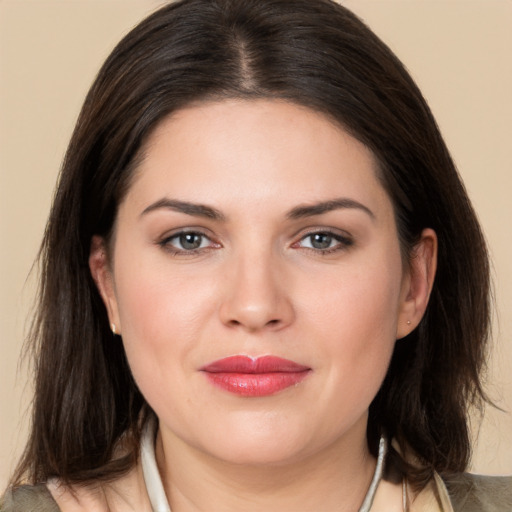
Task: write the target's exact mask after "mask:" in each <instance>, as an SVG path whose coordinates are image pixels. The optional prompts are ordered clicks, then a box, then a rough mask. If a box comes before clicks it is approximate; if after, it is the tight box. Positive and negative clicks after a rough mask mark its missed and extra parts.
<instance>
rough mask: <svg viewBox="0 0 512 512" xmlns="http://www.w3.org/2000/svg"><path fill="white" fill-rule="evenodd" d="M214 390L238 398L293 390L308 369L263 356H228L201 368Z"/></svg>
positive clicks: (291, 362)
mask: <svg viewBox="0 0 512 512" xmlns="http://www.w3.org/2000/svg"><path fill="white" fill-rule="evenodd" d="M201 371H202V372H204V373H205V375H206V377H207V378H208V380H209V381H210V382H211V383H212V384H213V385H215V386H217V387H219V388H221V389H224V390H225V391H229V392H230V393H234V394H237V395H241V396H253V397H258V396H268V395H273V394H275V393H278V392H279V391H282V390H283V389H286V388H288V387H290V386H294V385H295V384H298V383H299V382H301V381H302V380H303V379H304V378H306V377H307V376H308V375H309V373H310V371H311V368H309V367H307V366H303V365H300V364H297V363H295V362H293V361H290V360H288V359H282V358H280V357H275V356H262V357H258V358H256V359H254V358H252V357H249V356H230V357H225V358H224V359H219V360H217V361H214V362H213V363H210V364H208V365H206V366H204V367H202V368H201Z"/></svg>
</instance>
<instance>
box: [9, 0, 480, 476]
mask: <svg viewBox="0 0 512 512" xmlns="http://www.w3.org/2000/svg"><path fill="white" fill-rule="evenodd" d="M223 98H246V99H247V98H279V99H282V100H285V101H290V102H294V103H297V104H300V105H304V106H307V107H310V108H312V109H314V110H316V111H319V112H322V113H324V114H326V115H328V116H330V117H331V118H333V119H335V120H336V121H337V122H338V123H340V124H341V125H342V126H343V127H344V128H345V129H347V130H348V131H349V132H350V133H351V134H352V135H353V136H354V137H356V138H357V139H358V140H360V141H362V142H363V143H364V144H365V145H367V146H368V147H369V148H370V149H371V150H372V151H373V153H374V154H375V155H376V157H377V159H378V161H379V163H380V176H379V178H380V179H381V180H382V183H383V185H384V187H385V188H386V190H387V191H388V193H389V195H390V197H391V199H392V202H393V205H394V208H395V212H396V219H397V226H398V231H399V237H400V242H401V245H402V249H403V253H404V257H405V258H410V257H411V248H412V247H413V246H414V243H415V242H416V241H417V240H418V237H419V235H420V233H421V231H422V230H423V229H424V228H425V227H430V228H433V229H434V230H435V231H436V233H437V236H438V239H439V263H438V271H437V276H436V279H435V283H434V288H433V291H432V295H431V299H430V303H429V306H428V309H427V312H426V314H425V316H424V318H423V320H422V321H421V324H420V325H419V327H418V328H417V329H416V330H414V331H413V332H412V333H411V334H410V335H409V336H407V337H406V338H405V339H402V340H400V341H398V342H397V343H396V348H395V351H394V355H393V358H392V361H391V365H390V368H389V371H388V373H387V376H386V378H385V381H384V383H383V385H382V388H381V389H380V391H379V393H378V395H377V396H376V398H375V399H374V401H373V403H372V404H371V407H370V416H369V426H368V441H369V446H370V449H371V450H372V451H373V452H375V449H376V444H377V439H378V437H379V436H380V435H381V434H385V435H387V436H388V437H390V438H394V439H396V440H397V442H398V443H399V445H400V447H401V450H402V452H404V453H406V454H407V453H409V454H413V455H414V456H415V457H416V458H417V464H418V465H417V466H416V467H412V466H408V465H407V464H405V462H402V467H403V469H404V471H405V472H407V473H408V475H409V478H410V479H411V480H412V481H413V482H415V483H416V484H418V485H422V484H424V483H425V482H426V481H427V480H428V479H429V478H430V477H431V476H432V473H433V471H435V470H436V471H438V472H440V473H441V474H448V473H452V472H459V471H462V470H464V469H465V468H466V466H467V463H468V459H469V455H470V441H469V436H468V426H467V413H468V407H469V405H471V404H473V405H474V404H476V405H478V404H480V403H481V400H482V398H484V394H483V391H482V386H481V377H480V375H481V371H482V367H483V364H484V356H485V347H486V342H487V339H488V329H489V268H488V257H487V252H486V247H485V243H484V239H483V236H482V233H481V231H480V227H479V225H478V222H477V219H476V216H475V213H474V211H473V209H472V207H471V204H470V202H469V199H468V197H467V195H466V192H465V190H464V187H463V185H462V183H461V180H460V178H459V176H458V174H457V172H456V170H455V167H454V164H453V162H452V160H451V158H450V155H449V153H448V151H447V149H446V146H445V144H444V142H443V140H442V138H441V135H440V133H439V130H438V128H437V126H436V123H435V121H434V119H433V117H432V114H431V112H430V110H429V108H428V106H427V104H426V102H425V100H424V99H423V97H422V95H421V93H420V91H419V90H418V88H417V87H416V85H415V84H414V82H413V81H412V79H411V77H410V76H409V75H408V73H407V72H406V71H405V69H404V67H403V66H402V64H401V63H400V61H399V60H398V59H397V58H396V57H395V56H394V55H393V53H392V52H391V51H390V50H389V49H388V48H387V46H386V45H384V44H383V43H382V42H381V41H380V40H379V39H378V38H377V37H376V36H375V35H374V34H373V33H372V32H371V31H370V30H369V29H368V28H367V27H366V26H365V25H364V24H363V23H362V22H361V21H360V20H359V19H358V18H357V17H356V16H354V15H353V14H352V13H351V12H349V11H348V10H347V9H345V8H343V7H341V6H340V5H337V4H336V3H334V2H332V1H330V0H243V1H241V0H183V1H180V2H176V3H172V4H169V5H167V6H165V7H164V8H162V9H160V10H159V11H157V12H156V13H154V14H153V15H151V16H150V17H148V18H147V19H146V20H144V21H143V22H142V23H140V24H139V25H138V26H137V27H136V28H135V29H134V30H132V31H131V32H130V33H129V34H128V35H127V36H126V37H125V38H124V39H123V40H122V41H121V42H120V43H119V45H118V46H117V47H116V48H115V49H114V51H113V52H112V54H111V55H110V57H109V58H108V59H107V61H106V62H105V64H104V65H103V67H102V69H101V70H100V72H99V74H98V77H97V79H96V81H95V82H94V84H93V86H92V88H91V90H90V92H89V94H88V96H87V98H86V100H85V104H84V106H83V109H82V112H81V114H80V117H79V119H78V122H77V125H76V128H75V131H74V133H73V136H72V139H71V142H70V145H69V149H68V151H67V154H66V157H65V161H64V164H63V168H62V172H61V175H60V179H59V184H58V187H57V192H56V196H55V200H54V204H53V207H52V211H51V215H50V219H49V222H48V226H47V230H46V234H45V237H44V241H43V245H42V248H41V253H40V263H41V285H40V295H39V299H38V300H39V303H38V308H39V309H38V314H37V317H36V319H35V322H34V326H33V330H32V333H31V337H30V340H29V341H30V343H31V344H32V345H31V346H32V347H33V350H34V354H35V370H36V388H35V389H36V390H35V399H34V406H33V420H32V433H31V436H30V439H29V441H28V444H27V448H26V451H25V454H24V457H23V459H22V461H21V462H20V465H19V467H18V470H17V473H16V474H15V476H14V479H13V482H14V483H19V482H20V481H21V480H22V478H24V477H25V478H28V479H29V480H30V481H32V482H38V481H45V480H47V479H48V478H50V477H55V476H57V477H60V478H61V479H63V480H64V481H66V482H86V481H89V482H90V481H92V480H98V479H110V478H114V477H116V476H118V475H119V474H121V473H122V472H124V471H126V470H127V469H129V468H130V467H131V466H132V465H133V464H134V462H135V461H136V458H137V454H138V442H139V438H140V428H141V424H142V423H143V422H144V421H145V419H146V418H147V416H148V415H150V414H152V412H151V411H150V409H149V406H148V405H147V404H146V402H145V400H144V397H143V396H142V395H141V393H140V391H139V390H138V388H137V386H136V384H135V382H134V380H133V378H132V376H131V372H130V369H129V367H128V364H127V361H126V357H125V354H124V350H123V345H122V341H121V339H120V338H119V337H116V338H114V339H113V337H112V333H111V332H110V329H109V325H108V319H107V315H106V312H105V308H104V305H103V303H102V301H101V298H100V296H99V294H98V291H97V289H96V286H95V284H94V282H93V280H92V278H91V275H90V272H89V267H88V257H89V251H90V244H91V238H92V236H93V235H95V234H98V235H102V236H104V237H106V238H107V239H108V237H109V235H110V234H111V231H112V228H113V224H114V220H115V218H116V212H117V208H118V206H119V203H120V201H121V200H122V199H123V196H124V194H125V193H126V190H127V188H128V187H129V184H130V177H131V175H132V173H133V170H134V168H135V167H136V160H137V158H136V157H137V155H138V152H139V151H140V149H141V146H142V144H143V143H144V141H145V140H146V139H147V137H148V135H149V134H150V133H151V131H152V130H153V129H154V128H155V126H156V125H157V124H158V122H159V121H160V120H162V119H163V118H164V117H165V116H167V115H169V114H170V113H171V112H173V111H176V110H177V109H179V108H182V107H184V106H186V105H188V104H190V103H191V102H197V101H206V100H221V99H223ZM120 441H122V442H124V443H125V446H126V447H127V452H126V453H127V454H128V455H126V456H125V457H124V458H121V459H113V454H114V447H115V446H116V445H117V444H118V443H119V442H120ZM393 456H394V457H395V458H397V459H399V456H398V455H397V454H396V453H395V452H394V454H393Z"/></svg>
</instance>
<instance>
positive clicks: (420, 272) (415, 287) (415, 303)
mask: <svg viewBox="0 0 512 512" xmlns="http://www.w3.org/2000/svg"><path fill="white" fill-rule="evenodd" d="M436 268H437V235H436V233H435V231H434V230H433V229H430V228H426V229H424V230H423V231H422V233H421V237H420V240H419V242H418V243H417V244H416V246H415V247H414V249H413V251H412V254H411V259H410V262H409V270H408V275H407V276H406V279H404V285H403V286H404V288H403V290H402V300H401V304H400V311H399V315H398V324H397V336H396V337H397V339H400V338H403V337H404V336H407V335H408V334H409V333H410V332H411V331H413V330H414V329H415V328H416V327H417V326H418V324H419V323H420V321H421V319H422V318H423V315H424V314H425V311H426V309H427V306H428V301H429V298H430V293H431V291H432V287H433V285H434V278H435V274H436Z"/></svg>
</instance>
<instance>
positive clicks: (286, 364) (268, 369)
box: [201, 355, 311, 374]
mask: <svg viewBox="0 0 512 512" xmlns="http://www.w3.org/2000/svg"><path fill="white" fill-rule="evenodd" d="M310 369H311V368H309V367H308V366H304V365H301V364H298V363H296V362H294V361H290V360H289V359H283V358H281V357H276V356H261V357H256V358H254V357H249V356H245V355H236V356H229V357H224V358H222V359H218V360H216V361H213V362H212V363H209V364H207V365H206V366H203V367H202V368H201V370H202V371H204V372H209V373H250V374H258V373H296V372H305V371H308V370H310Z"/></svg>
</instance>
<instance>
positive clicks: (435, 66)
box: [0, 0, 512, 488]
mask: <svg viewBox="0 0 512 512" xmlns="http://www.w3.org/2000/svg"><path fill="white" fill-rule="evenodd" d="M242 1H243V0H242ZM344 3H345V4H346V5H347V6H349V7H351V8H352V9H353V10H354V11H355V12H356V13H358V14H359V15H360V16H361V17H363V18H364V19H365V20H366V21H367V22H368V23H369V25H370V26H371V27H372V28H373V29H374V30H375V31H376V32H377V33H378V34H379V35H380V36H381V37H382V38H383V39H384V40H385V41H386V42H387V43H388V44H389V45H390V46H391V48H392V49H393V50H394V51H395V52H396V53H397V54H398V56H399V57H400V58H401V59H402V60H403V61H404V63H405V64H406V65H407V67H408V68H409V70H410V71H411V73H412V75H413V76H414V77H415V78H416V80H417V81H418V82H419V85H420V87H421V88H422V90H423V92H424V94H425V96H426V97H427V99H428V100H429V102H430V104H431V107H432V109H433V111H434V114H435V115H436V117H437V119H438V122H439V124H440V127H441V130H442V132H443V134H444V135H445V138H446V140H447V142H448V145H449V147H450V148H451V150H452V153H453V156H454V158H455V160H456V162H457V164H458V166H459V169H460V171H461V173H462V175H463V178H464V180H465V182H466V185H467V188H468V190H469V193H470V195H471V197H472V198H473V201H474V204H475V206H476V209H477V211H478V214H479V216H480V219H481V222H482V224H483V226H484V229H485V232H486V234H487V237H488V241H489V244H490V248H491V253H492V257H493V261H494V268H495V281H496V299H497V310H498V314H499V321H498V322H496V326H495V335H494V340H495V348H494V357H493V359H492V361H491V365H490V366H491V369H492V372H491V374H490V377H489V386H488V389H489V392H490V394H491V396H493V397H494V399H495V400H496V401H497V403H498V404H499V405H500V406H501V407H503V408H506V409H507V410H512V343H511V337H512V317H511V315H510V314H509V312H510V311H511V310H512V263H511V261H512V236H511V228H510V225H509V224H510V221H511V217H512V207H511V206H510V202H511V199H510V196H511V192H512V156H511V155H512V152H511V151H510V147H511V145H512V142H511V141H512V129H511V126H512V101H511V98H510V96H511V91H512V59H511V58H510V55H511V51H512V30H511V27H512V1H510V0H478V1H477V0H474V1H473V0H444V1H432V0H396V1H392V0H374V1H371V0H346V1H345V2H344ZM158 4H159V2H157V1H150V0H145V1H143V0H139V1H131V0H122V1H117V0H101V1H95V0H61V1H46V0H32V1H28V0H12V1H8V0H4V1H0V258H1V260H0V269H1V271H0V343H1V349H0V354H1V356H0V411H1V412H0V488H2V487H3V486H4V485H5V483H6V481H7V477H8V474H9V472H10V471H11V469H12V466H13V463H14V460H15V457H16V456H17V454H18V453H19V451H20V447H21V446H22V444H23V440H24V437H25V435H26V429H27V423H28V420H27V418H28V416H27V408H28V404H29V398H30V386H29V385H28V384H27V373H26V367H25V366H22V367H21V368H18V361H19V353H20V349H21V346H22V340H23V333H24V332H25V331H26V326H27V317H28V315H29V305H30V303H31V299H32V296H33V289H34V286H33V285H34V282H33V281H34V280H33V279H28V280H27V275H28V274H29V271H30V268H31V265H32V262H33V260H34V258H35V255H36V252H37V249H38V244H39V241H40V238H41V235H42V232H43V228H44V225H45V220H46V217H47V214H48V210H49V207H50V201H51V197H52V190H53V187H54V184H55V179H56V175H57V172H58V169H59V166H60V161H61V159H62V156H63V153H64V150H65V147H66V144H67V141H68V138H69V135H70V132H71V130H72V127H73V123H74V121H75V119H76V116H77V113H78V109H79V107H80V105H81V102H82V100H83V98H84V96H85V93H86V91H87V89H88V86H89V85H90V83H91V81H92V79H93V77H94V75H95V73H96V71H97V70H98V67H99V66H100V64H101V63H102V61H103V60H104V58H105V57H106V56H107V54H108V53H109V51H110V49H111V48H112V47H113V45H114V44H115V43H116V42H117V41H118V39H119V38H120V37H121V36H122V35H123V34H124V33H125V32H126V31H127V30H128V29H129V28H130V27H132V26H133V25H134V24H135V23H136V22H137V21H138V20H139V19H140V18H141V17H142V16H144V15H145V14H146V13H148V12H150V11H151V10H153V9H155V8H156V7H157V5H158ZM462 257H464V255H461V258H462ZM79 338H80V333H77V341H78V340H79ZM473 469H474V470H475V471H478V472H483V473H511V472H512V415H511V414H510V413H501V412H498V411H495V410H489V411H488V412H487V414H486V417H485V421H484V423H483V425H482V427H481V432H480V437H479V442H478V443H477V444H476V450H475V456H474V461H473Z"/></svg>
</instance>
